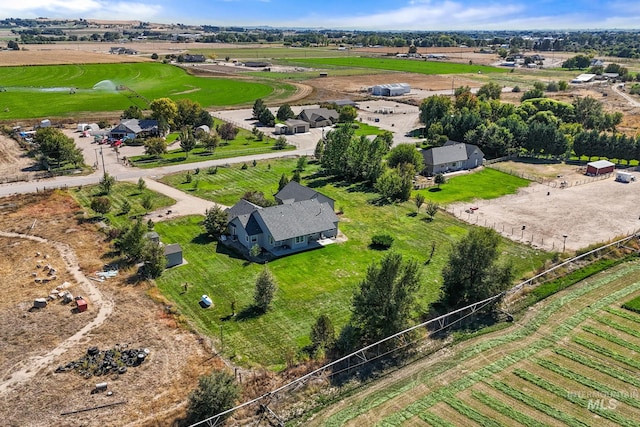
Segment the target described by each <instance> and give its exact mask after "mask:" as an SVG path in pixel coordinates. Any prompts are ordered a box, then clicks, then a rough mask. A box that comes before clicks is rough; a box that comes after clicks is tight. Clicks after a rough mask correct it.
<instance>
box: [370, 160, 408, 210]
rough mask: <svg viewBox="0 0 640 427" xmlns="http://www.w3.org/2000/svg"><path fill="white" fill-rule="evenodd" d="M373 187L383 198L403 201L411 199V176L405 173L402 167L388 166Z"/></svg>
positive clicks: (391, 200)
mask: <svg viewBox="0 0 640 427" xmlns="http://www.w3.org/2000/svg"><path fill="white" fill-rule="evenodd" d="M373 187H374V189H375V190H376V191H377V192H378V193H380V195H381V196H382V198H383V199H385V200H388V201H390V202H394V201H400V202H403V201H406V200H409V197H410V196H411V188H412V182H411V176H409V175H408V174H406V173H404V172H403V171H402V168H400V167H398V168H393V169H390V168H387V169H386V170H385V171H384V172H383V173H382V175H380V177H379V178H378V180H377V181H376V183H375V184H374V186H373Z"/></svg>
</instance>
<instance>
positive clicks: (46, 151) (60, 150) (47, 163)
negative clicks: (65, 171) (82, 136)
mask: <svg viewBox="0 0 640 427" xmlns="http://www.w3.org/2000/svg"><path fill="white" fill-rule="evenodd" d="M33 142H34V144H35V145H34V147H35V148H34V150H35V152H36V155H37V156H38V157H39V162H40V164H41V165H42V166H43V167H44V168H45V169H50V168H51V166H52V165H53V166H54V167H56V168H60V167H62V166H64V165H65V164H68V163H69V164H72V165H73V166H74V167H78V166H81V165H82V164H83V163H84V158H83V156H82V150H80V149H79V148H78V147H76V143H75V141H74V140H73V138H70V137H68V136H66V135H65V134H64V133H63V132H62V131H61V130H60V129H56V128H53V127H46V128H40V129H38V130H36V134H35V136H34V138H33Z"/></svg>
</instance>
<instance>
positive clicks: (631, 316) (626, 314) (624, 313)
mask: <svg viewBox="0 0 640 427" xmlns="http://www.w3.org/2000/svg"><path fill="white" fill-rule="evenodd" d="M604 310H605V311H606V312H607V313H611V314H615V315H616V316H618V317H622V318H623V319H627V320H631V321H632V322H635V323H640V316H638V315H635V314H632V313H629V312H628V311H624V310H618V309H616V308H611V307H606V308H605V309H604Z"/></svg>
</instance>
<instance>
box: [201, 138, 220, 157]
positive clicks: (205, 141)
mask: <svg viewBox="0 0 640 427" xmlns="http://www.w3.org/2000/svg"><path fill="white" fill-rule="evenodd" d="M200 142H201V143H202V145H203V146H204V148H205V149H206V150H207V151H208V152H209V153H213V152H214V151H215V150H216V148H218V144H219V143H220V137H219V136H218V134H216V133H210V134H204V135H201V136H200Z"/></svg>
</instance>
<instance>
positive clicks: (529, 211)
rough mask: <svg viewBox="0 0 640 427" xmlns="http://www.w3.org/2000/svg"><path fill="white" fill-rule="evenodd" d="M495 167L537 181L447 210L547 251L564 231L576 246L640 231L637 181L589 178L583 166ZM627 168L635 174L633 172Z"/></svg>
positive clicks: (568, 245) (560, 239)
mask: <svg viewBox="0 0 640 427" xmlns="http://www.w3.org/2000/svg"><path fill="white" fill-rule="evenodd" d="M497 167H498V168H499V169H501V170H504V171H512V172H514V173H517V174H524V175H525V176H528V177H531V178H537V179H539V180H540V182H542V183H533V184H531V185H530V186H529V187H526V188H523V189H521V190H520V191H519V192H518V194H515V195H510V196H505V197H501V198H498V199H493V200H478V201H475V202H472V203H459V204H455V205H452V206H449V207H448V208H447V211H449V212H452V213H454V214H455V215H456V216H457V217H458V218H460V219H462V220H464V221H467V222H470V223H472V224H478V225H482V226H487V227H491V228H494V229H495V230H496V231H498V232H500V233H501V234H502V235H504V236H505V237H507V238H510V239H513V240H517V241H522V242H525V243H528V244H531V245H534V246H536V247H541V248H544V249H546V250H562V248H563V246H564V245H565V239H564V237H563V236H564V235H566V236H567V238H566V249H567V250H577V249H581V248H585V247H587V246H589V245H592V244H595V243H600V242H606V241H609V240H611V239H613V238H615V237H617V236H622V235H627V234H629V233H632V232H634V231H637V230H640V217H639V215H640V208H639V207H638V200H640V185H639V183H638V182H632V183H630V184H623V183H620V182H616V181H615V180H614V179H615V176H609V177H608V178H601V179H598V178H590V177H587V176H586V175H584V171H583V169H581V168H579V167H577V166H571V165H565V164H560V163H558V164H551V165H540V164H528V163H523V162H505V163H499V164H497ZM632 173H633V174H634V176H635V177H636V180H639V179H640V173H639V172H638V171H632ZM562 182H566V187H565V188H561V187H562V185H561V183H562ZM445 185H446V184H445ZM472 207H473V208H477V209H473V210H472V209H470V208H472ZM523 226H524V227H525V228H524V230H523Z"/></svg>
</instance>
